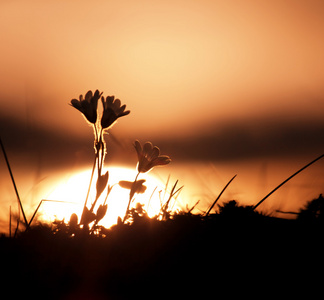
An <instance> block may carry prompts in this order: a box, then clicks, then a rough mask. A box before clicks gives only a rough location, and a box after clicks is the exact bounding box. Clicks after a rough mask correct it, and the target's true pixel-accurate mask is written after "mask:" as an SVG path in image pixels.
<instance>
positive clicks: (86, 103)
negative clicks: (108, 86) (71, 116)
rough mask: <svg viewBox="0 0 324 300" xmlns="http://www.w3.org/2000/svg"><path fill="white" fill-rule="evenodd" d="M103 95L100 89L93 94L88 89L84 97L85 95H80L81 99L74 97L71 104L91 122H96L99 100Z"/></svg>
mask: <svg viewBox="0 0 324 300" xmlns="http://www.w3.org/2000/svg"><path fill="white" fill-rule="evenodd" d="M101 95H102V93H100V92H99V91H98V90H96V91H95V93H94V94H92V91H88V92H87V93H86V94H85V97H84V99H83V95H80V97H79V100H77V99H72V100H71V106H73V107H74V108H76V109H77V110H79V111H80V112H81V113H82V114H83V115H84V116H85V118H86V119H87V120H88V121H89V122H90V123H93V124H95V123H96V121H97V106H98V100H99V98H100V97H101Z"/></svg>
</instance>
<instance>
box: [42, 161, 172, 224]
mask: <svg viewBox="0 0 324 300" xmlns="http://www.w3.org/2000/svg"><path fill="white" fill-rule="evenodd" d="M104 172H105V171H104ZM136 174H137V171H136V170H133V169H130V168H125V167H110V168H109V180H108V184H109V185H110V186H113V188H112V190H111V193H110V194H109V197H108V199H107V202H106V203H107V204H108V210H107V214H106V216H105V217H104V218H103V219H102V220H101V221H100V222H99V225H103V226H105V227H106V228H109V227H111V226H112V225H114V224H116V223H117V219H118V217H121V218H123V217H124V215H125V212H126V208H127V204H128V200H129V190H127V189H124V188H121V187H120V186H119V185H118V182H119V181H120V180H128V181H133V180H134V179H135V176H136ZM90 176H91V170H80V171H79V172H77V173H75V174H73V175H72V176H70V177H69V178H67V179H64V180H61V181H59V182H58V183H57V185H56V187H55V189H54V190H53V191H52V192H51V193H50V194H49V195H48V196H47V197H46V198H47V199H46V200H51V201H44V202H43V204H42V207H41V209H40V212H39V213H40V219H42V220H43V221H46V222H53V221H54V220H55V219H58V220H63V219H64V220H65V221H66V222H68V221H69V219H70V216H71V214H73V213H75V214H77V216H78V218H79V220H80V217H81V213H82V210H83V205H84V202H85V198H86V195H87V190H88V186H89V181H90ZM138 179H145V180H146V182H145V185H146V186H147V189H146V191H145V193H143V194H136V196H135V199H134V201H133V202H132V205H133V206H135V204H136V203H141V204H143V205H144V206H143V208H144V209H145V211H146V212H147V214H148V216H149V217H153V216H155V215H157V214H158V213H159V211H160V209H161V205H162V204H163V203H165V201H166V200H167V197H169V194H168V192H167V191H166V186H165V183H163V182H161V180H158V179H157V178H156V177H154V176H153V175H150V174H148V173H145V174H140V176H139V178H138ZM95 180H96V179H95V178H94V182H93V184H92V188H91V190H90V196H89V200H88V207H90V204H91V203H92V202H93V201H94V197H95V194H96V188H95ZM106 193H107V191H106V190H105V191H104V192H103V195H102V196H101V198H99V200H98V202H97V206H96V208H95V211H96V209H97V207H98V205H99V204H102V202H103V201H104V198H105V196H106ZM175 201H176V200H175V199H173V201H172V205H171V207H172V206H173V209H176V208H177V206H176V205H173V204H176V202H175Z"/></svg>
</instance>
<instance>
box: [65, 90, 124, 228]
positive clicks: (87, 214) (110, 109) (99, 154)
mask: <svg viewBox="0 0 324 300" xmlns="http://www.w3.org/2000/svg"><path fill="white" fill-rule="evenodd" d="M102 94H103V93H102V92H101V93H100V92H99V91H98V90H96V91H95V92H94V93H92V91H88V92H87V93H86V95H85V97H84V98H83V96H82V95H80V97H79V100H77V99H72V100H71V106H73V107H74V108H76V109H77V110H79V111H80V112H81V113H82V114H83V116H84V117H85V118H86V120H87V121H88V122H89V123H90V124H92V126H93V129H94V150H95V158H94V162H93V167H92V172H91V177H90V182H89V187H88V192H87V195H86V199H85V202H84V206H83V211H82V216H81V220H80V224H81V225H83V226H84V228H88V226H89V224H90V223H92V222H94V226H96V225H97V224H98V222H99V221H100V220H101V219H102V218H103V217H104V216H105V215H106V212H107V208H108V205H107V204H106V201H107V198H108V195H109V193H110V191H111V189H112V187H111V186H109V184H108V179H109V172H108V171H106V172H105V173H103V172H102V168H103V164H104V159H105V155H106V143H105V140H104V131H105V130H109V129H110V128H111V127H112V126H113V124H114V123H115V122H116V121H117V119H118V118H121V117H123V116H126V115H128V114H129V113H130V111H129V110H125V109H126V105H121V101H120V100H119V99H115V97H114V96H107V97H106V98H105V97H103V96H102ZM100 97H101V103H102V106H103V112H102V116H101V119H100V121H99V120H98V118H97V115H98V100H99V99H100ZM96 168H97V172H98V176H97V183H96V197H95V200H94V201H93V203H92V204H91V206H90V209H88V207H87V202H88V198H89V193H90V189H91V185H92V180H93V176H94V172H95V169H96ZM107 186H108V188H107V195H106V198H105V201H104V203H103V204H100V205H99V208H98V210H97V212H96V213H94V212H93V211H94V208H95V206H96V204H97V201H98V199H99V197H100V196H101V194H102V193H103V191H104V190H105V189H106V187H107Z"/></svg>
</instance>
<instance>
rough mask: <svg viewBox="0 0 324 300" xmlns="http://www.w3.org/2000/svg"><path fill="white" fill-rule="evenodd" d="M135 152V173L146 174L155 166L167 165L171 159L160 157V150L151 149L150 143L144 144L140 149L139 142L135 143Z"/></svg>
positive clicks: (164, 156)
mask: <svg viewBox="0 0 324 300" xmlns="http://www.w3.org/2000/svg"><path fill="white" fill-rule="evenodd" d="M134 147H135V150H136V152H137V156H138V165H137V171H138V172H139V173H146V172H148V171H149V170H151V169H152V168H153V167H155V166H162V165H167V164H168V163H170V162H171V159H170V157H169V156H167V155H160V149H159V148H158V147H156V146H154V147H153V145H152V143H151V142H146V143H145V144H144V146H143V148H142V146H141V144H140V142H139V141H137V140H136V141H135V144H134Z"/></svg>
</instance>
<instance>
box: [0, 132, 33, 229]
mask: <svg viewBox="0 0 324 300" xmlns="http://www.w3.org/2000/svg"><path fill="white" fill-rule="evenodd" d="M0 146H1V149H2V152H3V155H4V158H5V161H6V163H7V167H8V170H9V173H10V177H11V181H12V184H13V186H14V189H15V192H16V196H17V200H18V203H19V206H20V209H21V212H22V214H23V217H24V222H25V224H26V229H28V222H27V218H26V215H25V211H24V208H23V206H22V203H21V200H20V197H19V193H18V189H17V186H16V183H15V179H14V177H13V174H12V171H11V168H10V164H9V160H8V157H7V154H6V150H5V148H4V146H3V144H2V140H1V138H0Z"/></svg>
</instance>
